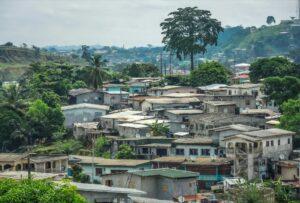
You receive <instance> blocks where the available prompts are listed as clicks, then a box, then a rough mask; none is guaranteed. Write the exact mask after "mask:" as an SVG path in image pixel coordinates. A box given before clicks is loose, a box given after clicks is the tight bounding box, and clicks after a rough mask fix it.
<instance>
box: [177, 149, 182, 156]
mask: <svg viewBox="0 0 300 203" xmlns="http://www.w3.org/2000/svg"><path fill="white" fill-rule="evenodd" d="M176 155H184V149H176Z"/></svg>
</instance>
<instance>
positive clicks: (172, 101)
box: [144, 97, 200, 104]
mask: <svg viewBox="0 0 300 203" xmlns="http://www.w3.org/2000/svg"><path fill="white" fill-rule="evenodd" d="M144 102H149V103H151V104H189V103H195V102H200V100H199V99H197V98H195V97H189V98H157V99H145V101H144Z"/></svg>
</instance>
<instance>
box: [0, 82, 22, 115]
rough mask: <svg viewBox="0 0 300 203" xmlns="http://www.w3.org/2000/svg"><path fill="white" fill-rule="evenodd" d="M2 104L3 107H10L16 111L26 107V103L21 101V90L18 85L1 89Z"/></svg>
mask: <svg viewBox="0 0 300 203" xmlns="http://www.w3.org/2000/svg"><path fill="white" fill-rule="evenodd" d="M1 92H2V97H3V99H2V102H1V105H2V106H3V105H6V106H10V107H12V108H14V109H17V110H20V109H22V108H23V107H24V102H23V101H22V99H21V95H22V93H21V88H20V87H19V86H18V85H9V86H8V87H4V88H2V89H1Z"/></svg>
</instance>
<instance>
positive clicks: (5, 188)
mask: <svg viewBox="0 0 300 203" xmlns="http://www.w3.org/2000/svg"><path fill="white" fill-rule="evenodd" d="M0 188H1V189H0V202H1V203H2V202H3V203H4V202H10V203H20V202H44V203H52V202H65V203H85V202H87V201H86V200H85V198H84V197H82V196H81V195H80V194H78V193H77V191H76V187H75V186H71V185H70V184H69V183H67V182H66V183H60V184H59V183H54V182H50V181H47V180H28V179H25V180H20V181H18V180H13V179H1V180H0Z"/></svg>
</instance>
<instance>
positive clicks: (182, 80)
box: [164, 75, 191, 86]
mask: <svg viewBox="0 0 300 203" xmlns="http://www.w3.org/2000/svg"><path fill="white" fill-rule="evenodd" d="M164 82H166V83H167V84H168V85H181V86H190V85H191V84H190V77H189V76H186V75H167V76H165V77H164Z"/></svg>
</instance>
